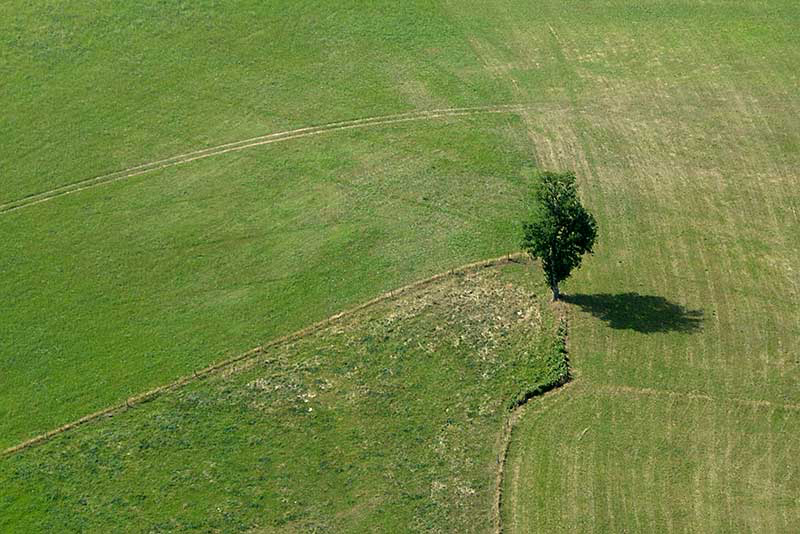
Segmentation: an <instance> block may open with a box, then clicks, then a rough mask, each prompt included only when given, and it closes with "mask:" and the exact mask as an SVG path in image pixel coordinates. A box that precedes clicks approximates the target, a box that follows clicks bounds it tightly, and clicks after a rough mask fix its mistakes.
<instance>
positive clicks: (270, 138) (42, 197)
mask: <svg viewBox="0 0 800 534" xmlns="http://www.w3.org/2000/svg"><path fill="white" fill-rule="evenodd" d="M532 107H533V105H532V104H498V105H495V106H475V107H463V108H442V109H434V110H427V111H412V112H408V113H398V114H394V115H381V116H375V117H364V118H360V119H351V120H346V121H339V122H331V123H328V124H323V125H320V126H306V127H303V128H296V129H293V130H286V131H283V132H275V133H271V134H265V135H261V136H258V137H251V138H248V139H243V140H241V141H234V142H231V143H225V144H222V145H216V146H213V147H208V148H203V149H200V150H194V151H192V152H186V153H184V154H178V155H177V156H172V157H169V158H165V159H160V160H156V161H151V162H149V163H142V164H141V165H137V166H135V167H129V168H127V169H123V170H120V171H115V172H112V173H109V174H104V175H102V176H97V177H95V178H88V179H85V180H80V181H77V182H73V183H71V184H67V185H63V186H60V187H57V188H55V189H51V190H49V191H43V192H41V193H36V194H33V195H30V196H27V197H25V198H21V199H17V200H12V201H11V202H7V203H5V204H0V214H2V213H9V212H12V211H16V210H19V209H22V208H26V207H29V206H33V205H35V204H40V203H42V202H47V201H48V200H53V199H54V198H58V197H61V196H64V195H69V194H71V193H77V192H79V191H84V190H86V189H90V188H92V187H97V186H99V185H103V184H108V183H112V182H116V181H119V180H124V179H127V178H133V177H135V176H139V175H142V174H146V173H149V172H153V171H157V170H160V169H164V168H167V167H174V166H176V165H182V164H185V163H190V162H192V161H196V160H200V159H205V158H210V157H212V156H220V155H222V154H227V153H229V152H238V151H240V150H246V149H248V148H254V147H258V146H263V145H269V144H272V143H278V142H281V141H289V140H291V139H299V138H302V137H310V136H313V135H319V134H323V133H328V132H336V131H342V130H352V129H355V128H366V127H368V126H386V125H390V124H397V123H402V122H412V121H420V120H427V119H441V118H451V117H461V116H469V115H479V114H485V113H519V112H521V111H524V110H527V109H531V108H532Z"/></svg>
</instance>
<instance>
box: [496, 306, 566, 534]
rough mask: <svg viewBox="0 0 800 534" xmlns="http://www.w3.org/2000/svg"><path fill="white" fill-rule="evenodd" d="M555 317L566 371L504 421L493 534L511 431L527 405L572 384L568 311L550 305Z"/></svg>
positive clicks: (499, 514)
mask: <svg viewBox="0 0 800 534" xmlns="http://www.w3.org/2000/svg"><path fill="white" fill-rule="evenodd" d="M551 307H552V308H553V309H554V311H555V313H556V316H557V317H558V320H559V321H558V332H557V335H558V341H559V343H560V347H559V350H560V351H561V354H562V357H563V358H564V365H565V366H566V371H565V372H564V373H563V374H562V375H561V376H559V377H558V378H557V379H556V380H554V381H553V382H550V383H549V384H544V385H543V386H539V388H538V389H537V391H536V392H534V393H533V394H530V395H526V396H525V397H524V398H523V399H521V400H520V401H519V402H518V403H516V404H515V405H514V407H513V408H512V409H511V413H510V414H509V415H508V417H506V420H505V422H504V423H503V430H502V432H501V437H500V452H499V453H498V457H497V474H496V476H495V486H494V502H493V503H492V512H493V515H494V529H493V532H494V534H502V533H503V516H502V511H503V482H504V481H505V471H506V461H507V460H508V451H509V450H510V448H511V440H512V438H513V435H514V428H515V427H516V424H517V422H518V421H519V420H520V418H521V417H522V416H523V415H524V414H525V411H526V410H527V408H528V406H530V401H532V400H533V399H542V398H545V397H550V396H553V395H555V394H557V393H561V392H563V391H565V390H566V388H567V387H569V386H571V385H572V384H574V383H575V381H574V378H575V377H574V375H573V374H572V368H571V367H570V365H569V323H568V316H567V310H566V308H565V307H564V306H563V304H562V303H560V302H554V303H551Z"/></svg>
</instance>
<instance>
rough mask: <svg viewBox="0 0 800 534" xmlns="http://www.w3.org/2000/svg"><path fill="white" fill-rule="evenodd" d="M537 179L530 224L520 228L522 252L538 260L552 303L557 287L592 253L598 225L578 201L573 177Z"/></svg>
mask: <svg viewBox="0 0 800 534" xmlns="http://www.w3.org/2000/svg"><path fill="white" fill-rule="evenodd" d="M539 178H540V180H539V182H538V183H537V184H536V187H535V189H534V193H533V206H532V210H531V215H530V220H528V221H526V222H524V223H523V225H522V228H523V232H524V236H523V239H522V248H523V249H524V250H525V251H526V252H527V253H528V254H530V255H531V257H532V258H534V259H539V260H541V263H542V269H543V270H544V273H545V277H546V278H547V283H548V285H549V286H550V289H552V290H553V300H558V299H559V290H558V284H559V283H561V282H562V281H564V280H566V279H567V278H568V277H569V275H570V274H571V273H572V271H573V270H574V269H576V268H578V267H580V265H581V259H582V257H583V255H584V254H586V253H587V252H588V253H592V247H593V246H594V242H595V239H596V238H597V222H596V221H595V220H594V217H593V216H592V214H591V213H589V212H588V211H586V209H585V208H584V207H583V205H582V204H581V201H580V199H579V198H578V190H577V188H576V185H575V173H573V172H570V171H567V172H562V173H557V172H549V171H545V172H542V173H540V175H539Z"/></svg>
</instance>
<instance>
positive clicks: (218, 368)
mask: <svg viewBox="0 0 800 534" xmlns="http://www.w3.org/2000/svg"><path fill="white" fill-rule="evenodd" d="M527 258H528V255H527V254H525V253H522V252H514V253H508V254H505V255H503V256H500V257H497V258H491V259H488V260H481V261H477V262H473V263H468V264H466V265H462V266H460V267H456V268H454V269H449V270H447V271H444V272H441V273H439V274H435V275H433V276H430V277H428V278H424V279H422V280H417V281H416V282H411V283H410V284H407V285H404V286H402V287H399V288H397V289H392V290H390V291H387V292H385V293H382V294H380V295H378V296H377V297H375V298H373V299H371V300H368V301H367V302H363V303H361V304H359V305H357V306H355V307H353V308H350V309H347V310H344V311H341V312H339V313H336V314H334V315H331V316H330V317H328V318H326V319H323V320H321V321H318V322H316V323H313V324H311V325H309V326H307V327H305V328H303V329H301V330H298V331H296V332H293V333H291V334H287V335H285V336H281V337H278V338H276V339H273V340H271V341H269V342H267V343H265V344H263V345H259V346H258V347H255V348H252V349H250V350H248V351H246V352H243V353H241V354H238V355H236V356H234V357H232V358H228V359H226V360H223V361H221V362H217V363H214V364H211V365H209V366H208V367H205V368H203V369H201V370H199V371H195V372H194V373H192V374H190V375H186V376H183V377H181V378H178V379H177V380H174V381H173V382H170V383H168V384H164V385H162V386H158V387H156V388H153V389H151V390H148V391H145V392H144V393H139V394H138V395H134V396H133V397H130V398H128V399H125V401H123V402H121V403H119V404H116V405H113V406H109V407H107V408H103V409H102V410H98V411H96V412H93V413H90V414H88V415H85V416H83V417H81V418H80V419H76V420H75V421H72V422H70V423H67V424H65V425H62V426H60V427H58V428H55V429H53V430H49V431H47V432H44V433H42V434H39V435H38V436H34V437H32V438H30V439H28V440H26V441H23V442H22V443H18V444H16V445H13V446H11V447H8V448H6V449H4V450H3V451H0V457H3V456H9V455H11V454H15V453H18V452H20V451H23V450H25V449H28V448H30V447H33V446H34V445H39V444H41V443H44V442H46V441H49V440H50V439H52V438H54V437H55V436H58V435H59V434H63V433H64V432H67V431H68V430H73V429H74V428H77V427H79V426H80V425H83V424H85V423H89V422H91V421H94V420H96V419H99V418H101V417H110V416H113V415H114V414H117V413H120V412H122V411H124V410H127V409H129V408H133V407H135V406H138V405H139V404H142V403H145V402H148V401H151V400H153V399H156V398H157V397H159V396H161V395H163V394H164V393H168V392H170V391H174V390H176V389H179V388H181V387H183V386H186V385H188V384H190V383H192V382H196V381H198V380H202V379H204V378H207V377H209V376H211V375H214V374H217V373H220V372H223V371H230V372H241V371H244V370H246V369H248V368H249V366H250V365H251V364H252V360H253V358H255V357H256V356H258V355H260V354H263V353H264V351H266V350H267V349H269V348H272V347H275V346H278V345H281V344H283V343H288V342H291V341H297V340H298V339H301V338H303V337H305V336H307V335H310V334H313V333H315V332H318V331H319V330H320V329H322V328H324V327H326V326H330V325H331V324H333V323H335V322H336V321H338V320H341V319H344V318H346V317H349V316H351V315H353V314H355V313H357V312H360V311H363V310H365V309H367V308H370V307H372V306H374V305H376V304H380V303H382V302H385V301H387V300H390V299H392V298H395V297H397V296H399V295H402V294H404V293H406V292H408V291H410V290H412V289H419V288H421V287H424V286H425V285H427V284H430V283H433V282H436V281H439V280H441V279H443V278H446V277H448V276H453V275H456V274H465V273H468V272H470V271H474V270H478V269H484V268H488V267H497V266H500V265H505V264H507V263H511V262H521V261H528V260H527Z"/></svg>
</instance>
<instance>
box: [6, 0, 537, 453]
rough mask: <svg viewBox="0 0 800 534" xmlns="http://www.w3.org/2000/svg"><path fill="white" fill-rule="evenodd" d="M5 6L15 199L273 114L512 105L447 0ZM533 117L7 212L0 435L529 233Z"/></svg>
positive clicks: (161, 176)
mask: <svg viewBox="0 0 800 534" xmlns="http://www.w3.org/2000/svg"><path fill="white" fill-rule="evenodd" d="M359 6H360V7H359ZM0 9H2V10H3V11H2V14H0V24H2V25H3V29H2V30H0V35H3V36H4V39H5V40H4V41H3V44H0V50H1V51H2V52H0V54H2V57H3V61H4V64H7V65H8V66H9V71H10V78H9V79H8V82H7V83H6V85H5V86H4V87H7V88H8V90H7V91H6V92H4V93H3V95H2V97H0V98H2V99H3V100H2V102H0V105H1V106H2V107H3V108H4V110H6V112H5V113H4V114H3V117H2V118H1V119H0V120H4V121H9V123H8V124H7V125H5V126H7V127H2V128H0V136H4V137H3V138H2V142H0V150H2V153H0V160H2V165H3V176H4V178H3V184H2V188H0V189H1V191H0V197H2V198H3V199H10V198H18V197H20V196H23V195H25V194H30V193H33V192H36V191H41V190H42V189H46V188H48V187H52V186H55V185H58V184H63V183H68V182H72V181H74V180H75V179H79V178H87V177H91V176H95V175H98V174H101V173H103V172H106V171H109V170H113V169H118V168H120V167H124V166H127V165H131V164H135V163H139V162H142V161H146V160H150V159H153V158H161V157H164V156H168V155H172V154H174V153H176V152H181V151H184V150H187V149H191V148H197V147H199V146H206V145H209V144H217V143H221V142H225V141H229V140H231V139H238V138H241V137H245V136H250V135H254V134H260V133H264V132H265V131H273V130H278V129H283V128H287V127H294V126H302V125H307V124H318V123H323V122H327V121H331V120H339V119H345V118H350V117H357V116H365V115H372V114H376V113H377V114H384V113H390V112H395V111H401V110H407V109H414V108H416V107H420V108H425V109H429V108H432V107H442V106H451V105H463V104H470V103H473V104H474V103H487V102H492V101H495V100H497V101H509V100H510V98H511V95H510V90H508V89H503V87H504V86H503V83H502V82H501V81H499V80H496V79H495V78H493V77H492V76H491V75H490V74H489V73H487V72H486V71H484V70H483V69H482V68H481V66H480V63H479V61H478V60H477V58H475V57H474V55H472V53H471V50H470V48H469V44H468V40H467V39H465V38H464V37H463V36H461V35H460V33H459V32H460V29H459V28H458V27H457V26H455V25H453V24H451V23H450V22H448V17H449V15H448V14H447V13H446V11H445V10H444V9H441V8H435V9H434V8H432V7H431V6H430V5H429V3H427V2H421V3H419V4H413V3H404V5H403V7H400V8H396V9H391V10H382V11H383V12H388V13H389V14H388V15H384V16H381V17H377V16H376V12H373V11H372V10H371V9H366V8H364V6H362V5H361V3H352V4H348V3H338V4H337V7H336V8H332V7H331V6H320V5H314V4H311V3H299V2H298V3H295V4H293V7H292V8H291V9H297V10H299V11H300V12H302V16H300V15H299V14H298V13H294V12H293V11H291V9H289V8H287V7H286V6H285V5H283V3H280V4H277V3H275V4H265V3H262V2H259V3H255V2H254V3H253V4H252V5H249V6H248V5H244V4H241V3H237V4H236V8H235V9H234V8H233V7H232V6H231V5H226V4H214V5H211V4H210V3H209V4H204V3H192V4H191V6H190V5H189V4H180V6H179V7H176V4H173V3H161V4H158V7H153V8H142V7H134V6H130V5H128V4H127V3H121V4H119V5H111V4H103V5H99V6H97V5H90V4H81V5H80V6H77V5H73V4H70V6H69V7H67V6H65V5H63V4H59V3H50V4H46V3H41V4H36V6H29V5H28V4H25V5H24V6H23V5H22V4H20V5H18V6H12V5H10V4H4V6H3V7H2V8H0ZM374 9H382V7H381V6H380V5H378V4H375V5H374ZM287 21H292V25H290V26H287V24H288V23H287ZM412 22H413V24H412ZM26 51H27V52H26ZM34 52H35V53H34ZM231 56H233V57H231ZM129 71H130V73H136V74H137V76H140V77H141V80H140V79H138V78H137V80H136V81H133V80H132V79H130V78H128V77H126V76H123V75H121V73H128V72H129ZM98 88H102V90H98ZM519 124H520V123H519V121H518V119H517V118H515V117H512V116H509V117H499V116H498V117H485V118H483V119H481V120H480V122H470V121H459V122H458V123H457V124H456V123H453V124H447V123H444V122H443V123H441V124H421V123H415V124H409V125H405V126H403V125H400V126H394V127H389V128H382V129H379V130H371V131H366V130H365V131H352V132H339V133H337V134H331V135H327V134H326V136H319V137H315V138H309V139H303V140H296V141H292V142H288V143H281V144H277V145H271V146H269V147H263V148H260V149H256V150H253V151H250V152H247V153H238V154H228V155H225V156H222V157H219V158H215V159H213V160H204V161H199V162H195V163H193V164H191V165H189V166H185V167H180V168H173V169H167V170H163V171H159V172H158V173H152V174H148V175H146V176H142V177H137V178H135V179H131V180H129V181H126V182H117V183H115V184H109V185H107V186H103V187H101V188H97V189H93V190H89V191H85V192H82V193H80V194H78V195H72V196H70V197H62V198H60V199H58V200H56V201H53V202H49V203H47V204H41V205H38V206H34V207H32V208H28V209H26V210H21V211H18V212H14V213H8V214H4V215H2V216H0V273H2V276H1V277H0V296H2V301H3V303H4V313H3V314H0V406H1V407H2V408H0V446H6V445H10V444H12V443H14V442H17V441H19V440H21V439H23V438H25V437H27V436H30V435H32V434H34V433H38V432H41V431H44V430H47V429H49V428H52V427H54V426H57V425H59V424H62V423H64V422H66V421H68V420H71V419H74V418H76V417H79V416H81V415H83V414H85V413H88V412H90V411H93V410H95V409H97V408H99V407H102V406H104V405H107V404H109V403H111V402H116V401H119V400H121V399H123V398H124V397H125V396H126V395H129V394H131V393H134V392H138V391H141V390H142V389H146V388H148V387H151V386H154V385H157V384H160V383H163V382H165V381H168V380H171V379H172V378H174V377H176V376H178V375H180V374H182V373H186V372H189V371H191V370H192V369H196V368H199V367H202V366H203V365H205V364H207V363H209V362H211V361H215V360H218V359H220V358H221V357H223V356H228V355H231V354H235V353H237V352H240V351H243V350H246V349H248V348H250V347H252V346H254V345H256V344H258V343H259V342H262V341H264V340H267V339H270V338H272V337H275V336H277V335H279V334H281V333H285V332H288V331H291V330H293V329H296V328H299V327H301V326H304V325H305V324H308V323H309V322H312V321H314V320H317V319H320V318H322V317H324V316H326V315H329V314H331V313H334V312H336V311H338V310H340V309H342V308H345V307H348V306H350V305H353V304H355V303H356V302H359V301H362V300H365V299H368V298H370V297H371V296H373V295H374V294H376V293H380V292H382V291H385V290H387V289H389V288H391V287H395V286H397V285H400V284H402V283H405V282H408V281H410V280H413V279H415V278H419V277H422V276H425V275H427V274H431V273H433V272H437V271H440V270H443V269H446V268H448V267H451V266H453V265H457V264H460V263H463V262H466V261H470V260H475V259H478V258H482V257H487V256H492V255H497V254H499V253H502V252H506V251H507V250H509V249H512V248H513V247H514V245H515V244H516V237H515V236H514V232H513V224H514V221H515V218H516V213H517V211H518V210H517V207H518V206H519V199H520V192H521V190H522V184H523V183H524V178H525V177H527V176H528V175H529V174H530V168H531V166H532V163H531V151H530V147H528V146H526V145H525V143H524V137H522V136H520V135H519V133H518V132H519V131H521V130H520V128H519ZM76 129H77V130H79V131H76Z"/></svg>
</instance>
